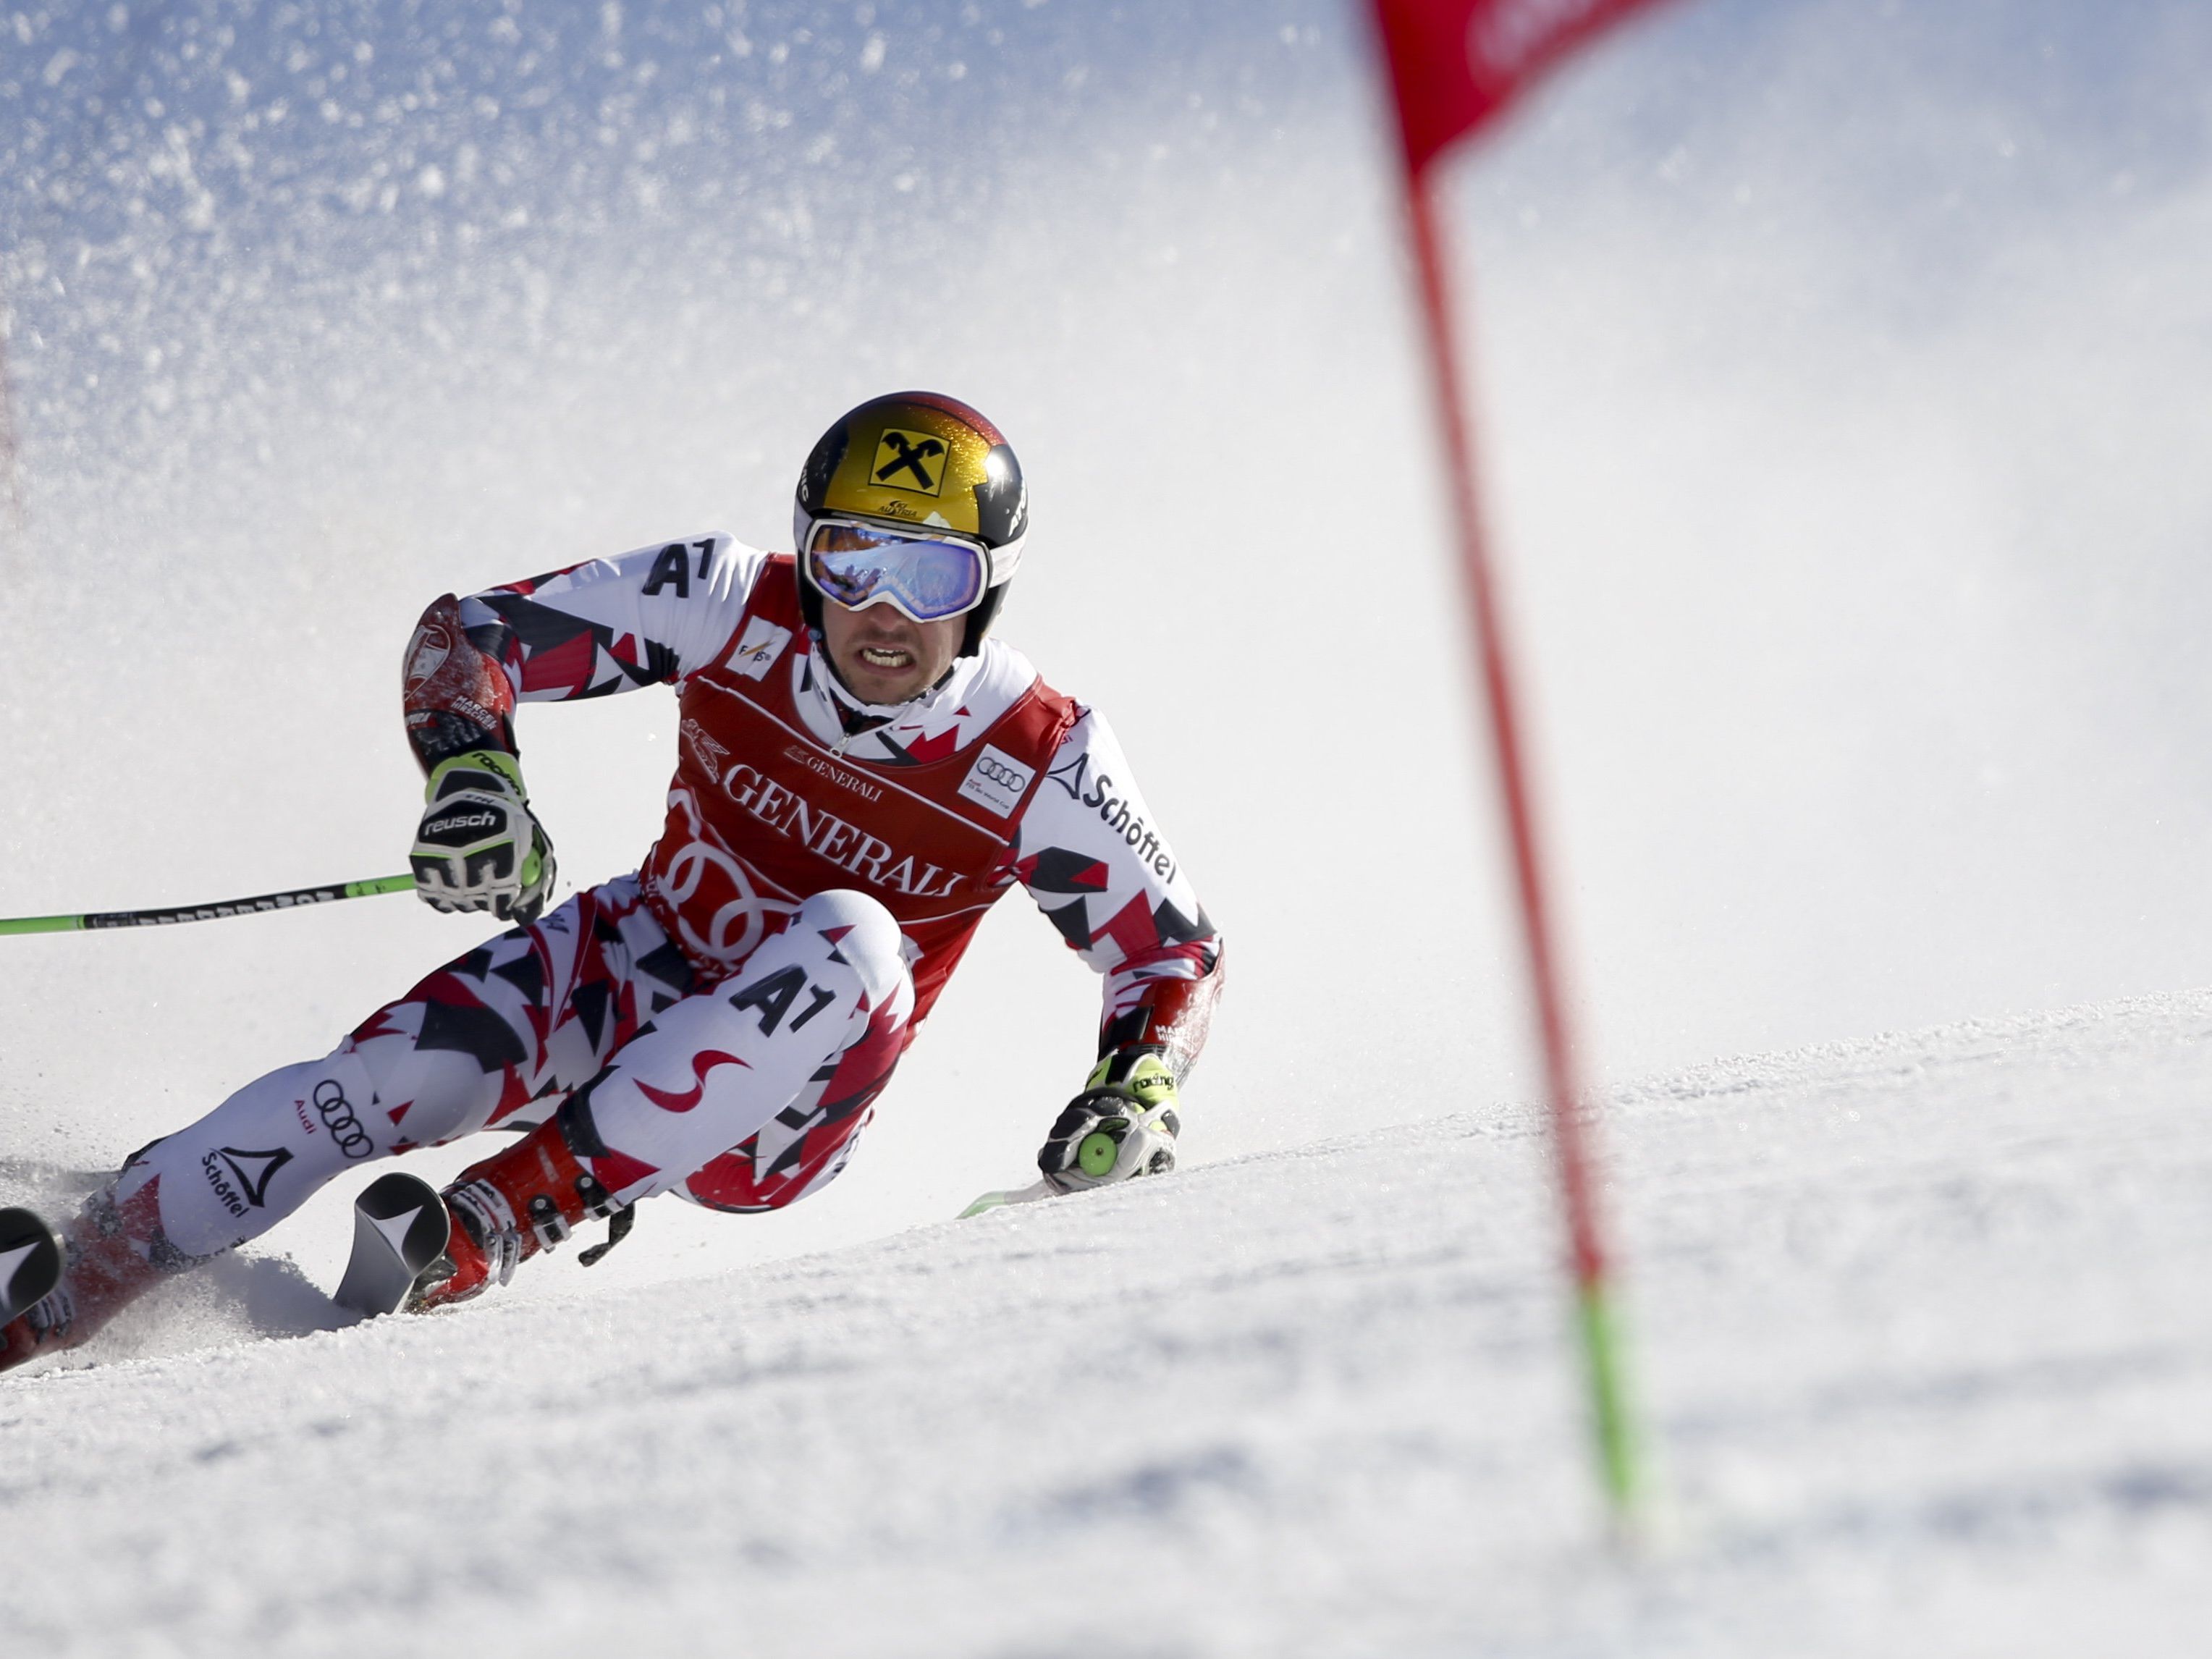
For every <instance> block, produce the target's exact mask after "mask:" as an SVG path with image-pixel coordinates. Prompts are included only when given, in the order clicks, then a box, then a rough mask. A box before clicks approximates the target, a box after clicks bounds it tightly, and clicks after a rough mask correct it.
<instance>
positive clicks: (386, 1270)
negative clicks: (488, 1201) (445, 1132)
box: [331, 1172, 453, 1318]
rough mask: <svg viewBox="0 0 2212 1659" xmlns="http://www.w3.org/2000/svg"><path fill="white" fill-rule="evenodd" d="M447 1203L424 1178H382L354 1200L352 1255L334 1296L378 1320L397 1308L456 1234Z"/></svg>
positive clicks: (400, 1175)
mask: <svg viewBox="0 0 2212 1659" xmlns="http://www.w3.org/2000/svg"><path fill="white" fill-rule="evenodd" d="M452 1225H453V1224H452V1223H451V1221H450V1220H448V1219H447V1214H446V1202H445V1200H443V1199H441V1198H440V1197H439V1196H438V1189H437V1188H435V1187H433V1186H432V1185H431V1184H430V1183H429V1182H427V1181H425V1180H423V1179H422V1177H421V1176H411V1175H407V1174H405V1173H404V1172H395V1173H393V1174H391V1175H388V1176H380V1177H379V1178H378V1179H376V1180H374V1181H372V1182H369V1183H368V1186H367V1187H365V1188H362V1194H361V1196H360V1197H359V1198H356V1200H354V1201H353V1255H352V1257H351V1259H349V1261H347V1262H346V1270H345V1277H344V1278H343V1279H340V1280H339V1281H338V1287H337V1291H336V1292H334V1293H333V1294H332V1296H331V1300H332V1301H333V1302H336V1303H337V1304H338V1306H340V1307H341V1308H349V1309H351V1310H353V1311H354V1312H356V1313H358V1314H364V1315H367V1316H369V1317H370V1318H374V1317H375V1316H377V1315H379V1314H388V1313H392V1312H393V1311H395V1310H398V1307H399V1305H400V1304H402V1303H404V1301H406V1300H407V1292H408V1291H411V1290H413V1289H414V1288H415V1281H416V1279H419V1278H421V1277H422V1272H423V1270H424V1269H425V1268H427V1267H429V1266H430V1264H431V1263H432V1262H434V1261H437V1259H438V1258H439V1257H440V1256H441V1255H444V1254H445V1253H446V1240H447V1237H448V1235H449V1233H450V1232H451V1231H452Z"/></svg>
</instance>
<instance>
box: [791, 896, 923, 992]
mask: <svg viewBox="0 0 2212 1659" xmlns="http://www.w3.org/2000/svg"><path fill="white" fill-rule="evenodd" d="M791 925H792V926H793V927H795V928H797V927H803V928H807V929H810V930H811V931H813V932H815V933H819V934H821V935H822V937H823V938H824V939H827V940H828V941H829V945H830V946H831V948H832V949H833V950H834V951H835V952H836V956H837V957H839V958H840V959H841V960H842V961H843V962H844V963H847V964H848V966H849V967H851V969H853V973H854V977H855V978H857V979H858V980H859V981H860V988H861V989H862V990H863V991H864V992H866V994H867V998H868V1001H869V1002H870V1004H871V1005H878V1006H879V1005H881V1004H882V1003H883V1002H884V1000H887V999H888V998H889V997H890V995H891V994H892V993H893V992H894V991H895V990H896V989H897V987H898V983H899V981H900V980H902V978H904V977H905V976H906V973H907V965H906V954H905V950H904V946H905V943H906V936H905V935H904V934H903V933H901V932H900V931H899V925H898V920H897V918H896V917H895V916H893V915H891V913H890V911H889V910H887V909H885V908H884V906H883V905H882V904H881V903H880V902H878V901H877V900H875V899H872V898H870V897H869V896H867V895H866V893H861V892H856V891H854V890H853V889H851V888H849V887H835V888H831V889H830V890H829V891H827V892H823V893H817V894H815V895H814V896H812V897H811V898H809V899H808V900H807V901H806V902H805V903H804V904H802V905H800V906H799V913H798V914H797V915H794V916H793V917H792V919H791Z"/></svg>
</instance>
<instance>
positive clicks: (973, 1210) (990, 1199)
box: [957, 1180, 1059, 1221]
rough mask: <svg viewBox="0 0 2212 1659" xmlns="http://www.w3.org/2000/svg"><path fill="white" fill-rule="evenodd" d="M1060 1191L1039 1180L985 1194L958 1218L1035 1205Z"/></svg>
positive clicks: (963, 1218) (962, 1218) (1049, 1183)
mask: <svg viewBox="0 0 2212 1659" xmlns="http://www.w3.org/2000/svg"><path fill="white" fill-rule="evenodd" d="M1058 1191H1059V1188H1056V1187H1054V1185H1053V1184H1052V1183H1051V1182H1048V1181H1044V1180H1037V1181H1033V1182H1030V1184H1029V1185H1028V1186H1026V1187H1013V1188H1007V1189H1006V1190H1005V1191H1002V1192H995V1193H985V1194H983V1195H982V1196H981V1198H979V1199H977V1200H975V1202H974V1203H973V1204H970V1205H969V1206H968V1207H967V1208H966V1209H964V1210H963V1211H961V1212H960V1214H959V1216H958V1217H957V1219H959V1220H962V1221H965V1220H966V1219H967V1218H969V1216H971V1215H982V1214H984V1213H985V1212H987V1211H991V1210H1003V1209H1005V1208H1006V1206H1008V1205H1010V1204H1034V1203H1036V1200H1039V1199H1041V1198H1051V1197H1053V1196H1054V1195H1055V1194H1057V1193H1058Z"/></svg>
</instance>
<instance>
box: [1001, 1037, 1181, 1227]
mask: <svg viewBox="0 0 2212 1659" xmlns="http://www.w3.org/2000/svg"><path fill="white" fill-rule="evenodd" d="M1181 1130H1182V1122H1181V1121H1180V1120H1178V1119H1177V1118H1176V1084H1175V1074H1174V1073H1172V1072H1170V1071H1169V1070H1168V1068H1167V1066H1165V1065H1164V1064H1163V1063H1162V1061H1161V1060H1160V1057H1159V1056H1158V1054H1144V1053H1138V1054H1109V1055H1108V1056H1107V1057H1106V1058H1105V1059H1103V1060H1100V1061H1099V1062H1098V1067H1097V1070H1096V1071H1094V1072H1092V1073H1091V1078H1090V1080H1089V1082H1088V1083H1087V1084H1086V1085H1085V1088H1084V1091H1083V1092H1082V1093H1081V1094H1079V1095H1078V1096H1076V1097H1075V1098H1074V1099H1073V1100H1071V1101H1070V1102H1068V1103H1067V1105H1066V1109H1064V1110H1062V1111H1061V1113H1060V1118H1059V1121H1057V1122H1055V1123H1054V1125H1053V1126H1052V1136H1051V1139H1048V1140H1047V1141H1046V1142H1045V1144H1044V1146H1043V1147H1042V1149H1041V1150H1040V1151H1039V1152H1038V1153H1037V1168H1038V1170H1041V1171H1042V1173H1043V1175H1044V1178H1045V1179H1046V1180H1047V1181H1048V1182H1051V1183H1052V1184H1053V1185H1054V1187H1057V1188H1059V1189H1060V1191H1061V1192H1064V1193H1069V1192H1074V1191H1077V1190H1078V1189H1079V1188H1085V1187H1107V1186H1111V1185H1112V1184H1113V1183H1114V1182H1117V1181H1128V1180H1132V1179H1133V1178H1134V1177H1136V1176H1147V1175H1165V1174H1166V1173H1167V1172H1168V1171H1169V1170H1172V1169H1174V1168H1175V1141H1176V1134H1177V1133H1180V1132H1181Z"/></svg>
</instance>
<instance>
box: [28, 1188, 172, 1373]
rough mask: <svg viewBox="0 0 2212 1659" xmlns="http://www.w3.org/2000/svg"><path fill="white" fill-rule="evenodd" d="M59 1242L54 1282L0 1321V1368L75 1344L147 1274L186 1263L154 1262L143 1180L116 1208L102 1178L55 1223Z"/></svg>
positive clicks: (157, 1251)
mask: <svg viewBox="0 0 2212 1659" xmlns="http://www.w3.org/2000/svg"><path fill="white" fill-rule="evenodd" d="M118 1179H120V1177H118ZM141 1212H143V1213H141ZM134 1221H136V1222H137V1223H138V1224H139V1225H136V1226H134V1225H132V1223H133V1222H134ZM134 1235H136V1236H135V1237H134ZM61 1243H62V1249H63V1251H64V1257H65V1260H66V1262H67V1265H66V1266H65V1267H64V1269H63V1271H62V1278H61V1282H60V1283H59V1284H58V1285H56V1286H55V1287H54V1288H53V1290H52V1291H51V1292H49V1293H48V1294H47V1295H46V1297H44V1298H42V1299H41V1300H40V1301H38V1302H36V1303H33V1304H32V1305H31V1306H30V1307H29V1308H27V1309H26V1310H24V1311H23V1312H22V1313H21V1314H20V1315H19V1316H16V1317H15V1318H14V1319H12V1320H10V1321H9V1322H8V1323H7V1324H6V1325H5V1326H3V1327H0V1371H4V1370H12V1369H13V1368H14V1367H15V1366H17V1365H20V1364H23V1363H24V1362H25V1361H27V1360H30V1359H35V1358H38V1357H39V1356H40V1355H41V1354H49V1353H58V1352H61V1351H62V1350H64V1349H65V1348H74V1347H76V1346H77V1345H78V1344H79V1343H80V1342H82V1341H84V1340H86V1339H87V1338H88V1337H90V1336H92V1335H93V1334H95V1333H96V1332H98V1331H99V1330H100V1328H101V1327H102V1326H104V1325H106V1323H107V1322H108V1321H109V1320H111V1319H112V1318H114V1317H115V1316H116V1315H117V1314H118V1313H120V1312H122V1311H123V1310H124V1309H125V1307H127V1306H129V1305H130V1304H131V1303H132V1302H134V1301H136V1300H137V1298H138V1296H139V1294H140V1292H142V1291H144V1290H145V1289H146V1288H147V1287H148V1286H149V1285H152V1284H154V1283H155V1280H157V1279H164V1278H167V1276H168V1274H169V1273H172V1272H173V1271H176V1270H177V1269H179V1268H182V1267H191V1265H193V1264H192V1262H191V1260H190V1259H189V1258H182V1257H179V1258H177V1259H175V1260H173V1261H164V1260H162V1252H163V1244H164V1241H163V1240H162V1237H161V1220H160V1215H159V1212H158V1211H157V1210H155V1205H154V1191H153V1188H151V1187H150V1186H148V1187H143V1188H140V1189H139V1190H138V1191H137V1193H136V1194H133V1195H132V1196H131V1198H129V1199H127V1200H125V1201H124V1203H123V1204H122V1205H121V1206H118V1205H117V1204H116V1201H115V1182H113V1181H110V1182H107V1183H106V1185H105V1186H103V1187H101V1188H100V1189H99V1190H98V1191H96V1192H94V1194H92V1196H91V1197H89V1198H88V1199H86V1200H85V1201H84V1207H83V1208H82V1209H81V1210H79V1211H78V1212H76V1217H75V1218H73V1219H72V1220H71V1221H70V1224H69V1225H68V1226H67V1227H65V1228H64V1229H63V1231H62V1235H61ZM169 1254H170V1255H172V1256H174V1254H175V1253H174V1251H173V1250H171V1251H170V1252H169Z"/></svg>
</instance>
